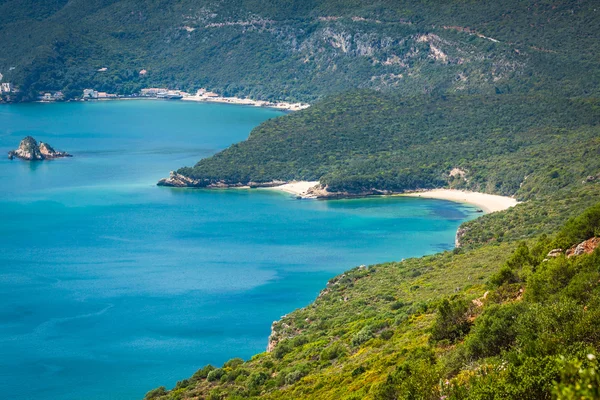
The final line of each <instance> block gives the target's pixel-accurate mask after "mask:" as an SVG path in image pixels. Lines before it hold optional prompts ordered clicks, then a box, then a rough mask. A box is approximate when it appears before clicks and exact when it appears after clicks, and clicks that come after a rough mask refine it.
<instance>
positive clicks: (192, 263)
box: [0, 101, 477, 399]
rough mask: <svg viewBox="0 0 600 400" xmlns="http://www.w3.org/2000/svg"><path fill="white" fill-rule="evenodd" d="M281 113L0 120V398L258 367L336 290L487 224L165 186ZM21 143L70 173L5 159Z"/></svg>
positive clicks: (106, 109)
mask: <svg viewBox="0 0 600 400" xmlns="http://www.w3.org/2000/svg"><path fill="white" fill-rule="evenodd" d="M280 115H282V114H281V113H279V112H277V111H274V110H267V109H258V108H250V107H234V106H227V105H217V104H188V103H181V102H159V101H129V102H99V103H70V104H27V105H11V106H2V107H0V221H1V223H0V296H1V298H2V299H3V301H2V302H1V303H0V387H2V396H3V398H18V399H33V398H35V399H81V398H86V399H135V398H141V397H143V395H144V394H145V393H146V392H147V391H148V390H150V389H152V388H154V387H157V386H160V385H165V386H167V387H172V386H173V385H174V384H175V382H176V381H177V380H178V379H183V378H186V377H188V376H190V375H191V374H192V373H193V372H195V371H196V370H197V369H198V368H200V367H201V366H203V365H204V364H207V363H212V364H220V363H223V362H224V361H226V360H228V359H229V358H232V357H245V358H248V357H250V356H251V355H253V354H255V353H257V352H261V351H263V350H264V348H265V347H266V344H267V337H268V335H269V328H270V325H271V322H272V321H273V320H275V319H278V318H279V316H281V315H283V314H286V313H288V312H290V311H292V310H293V309H295V308H298V307H302V306H304V305H306V304H308V303H309V302H310V301H312V300H313V299H314V298H315V296H316V295H317V294H318V292H319V290H320V289H321V288H323V287H324V285H325V284H326V282H327V280H328V279H330V278H331V277H333V276H334V275H336V274H338V273H341V272H342V271H344V270H347V269H350V268H352V267H354V266H357V265H360V264H372V263H377V262H383V261H390V260H399V259H402V258H406V257H411V256H420V255H423V254H427V253H433V252H438V251H441V250H446V249H451V248H452V247H453V242H454V233H455V231H456V229H457V227H458V226H459V225H460V224H461V223H462V222H463V221H464V220H466V219H471V218H474V217H475V216H476V215H477V214H476V213H475V212H474V211H475V210H474V209H473V208H472V207H469V206H465V205H460V204H456V203H450V202H446V201H438V200H424V199H417V198H378V199H366V200H339V201H327V202H323V201H299V200H295V199H293V198H291V197H290V196H289V195H286V194H282V193H278V192H274V191H269V190H215V191H205V190H186V189H170V188H161V187H157V186H155V183H156V181H157V180H158V179H159V178H161V177H165V176H167V175H168V172H169V170H172V169H176V168H178V167H180V166H184V165H193V164H194V163H195V162H196V161H197V160H198V159H199V158H201V157H205V156H208V155H210V154H213V153H214V152H216V151H218V150H220V149H223V148H225V147H227V146H228V145H230V144H231V143H235V142H238V141H241V140H243V139H245V138H246V137H247V136H248V133H249V132H250V130H251V129H252V128H253V127H255V126H256V125H258V124H259V123H260V122H262V121H264V120H266V119H268V118H273V117H278V116H280ZM26 135H32V136H34V137H35V138H36V139H38V140H43V141H46V142H48V143H50V144H51V145H52V146H54V147H55V148H56V149H59V150H66V151H68V152H70V153H72V154H74V156H75V157H73V158H69V159H60V160H53V161H46V162H37V163H31V162H25V161H21V160H12V161H10V160H8V159H7V158H6V157H5V156H4V155H5V154H6V152H7V151H8V150H11V149H14V148H16V147H17V146H18V143H19V141H20V140H21V139H22V138H23V137H24V136H26ZM3 154H4V155H3Z"/></svg>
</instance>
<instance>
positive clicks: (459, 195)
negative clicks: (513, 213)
mask: <svg viewBox="0 0 600 400" xmlns="http://www.w3.org/2000/svg"><path fill="white" fill-rule="evenodd" d="M397 196H406V197H422V198H424V199H438V200H449V201H454V202H457V203H466V204H471V205H474V206H477V207H479V208H481V209H482V210H483V211H484V212H485V213H486V214H487V213H492V212H496V211H503V210H506V209H508V208H510V207H514V206H516V205H517V204H518V203H519V202H518V201H517V200H516V199H513V198H512V197H507V196H499V195H495V194H487V193H479V192H467V191H464V190H456V189H431V190H425V191H420V192H412V193H402V194H399V195H397Z"/></svg>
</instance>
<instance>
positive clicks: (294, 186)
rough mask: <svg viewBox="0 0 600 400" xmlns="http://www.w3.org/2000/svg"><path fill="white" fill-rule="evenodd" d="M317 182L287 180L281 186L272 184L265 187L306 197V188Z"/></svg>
mask: <svg viewBox="0 0 600 400" xmlns="http://www.w3.org/2000/svg"><path fill="white" fill-rule="evenodd" d="M318 184H319V182H318V181H316V182H306V181H297V182H289V183H286V184H285V185H281V186H273V187H270V188H267V189H272V190H279V191H282V192H286V193H290V194H293V195H296V196H301V197H306V198H309V196H307V195H306V192H307V191H308V189H310V188H311V187H313V186H316V185H318Z"/></svg>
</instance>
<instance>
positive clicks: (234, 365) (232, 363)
mask: <svg viewBox="0 0 600 400" xmlns="http://www.w3.org/2000/svg"><path fill="white" fill-rule="evenodd" d="M243 363H244V360H242V359H241V358H232V359H231V360H229V361H227V362H226V363H225V364H223V368H232V369H235V368H237V367H239V366H240V365H242V364H243Z"/></svg>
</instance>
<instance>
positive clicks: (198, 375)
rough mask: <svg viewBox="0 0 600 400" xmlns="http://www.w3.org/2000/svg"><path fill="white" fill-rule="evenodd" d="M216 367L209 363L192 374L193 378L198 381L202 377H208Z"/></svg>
mask: <svg viewBox="0 0 600 400" xmlns="http://www.w3.org/2000/svg"><path fill="white" fill-rule="evenodd" d="M214 369H215V367H213V366H212V365H210V364H208V365H207V366H205V367H204V368H201V369H199V370H198V371H196V373H195V374H194V375H192V380H196V381H198V380H200V379H206V377H207V376H208V374H209V373H210V371H212V370H214Z"/></svg>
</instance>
